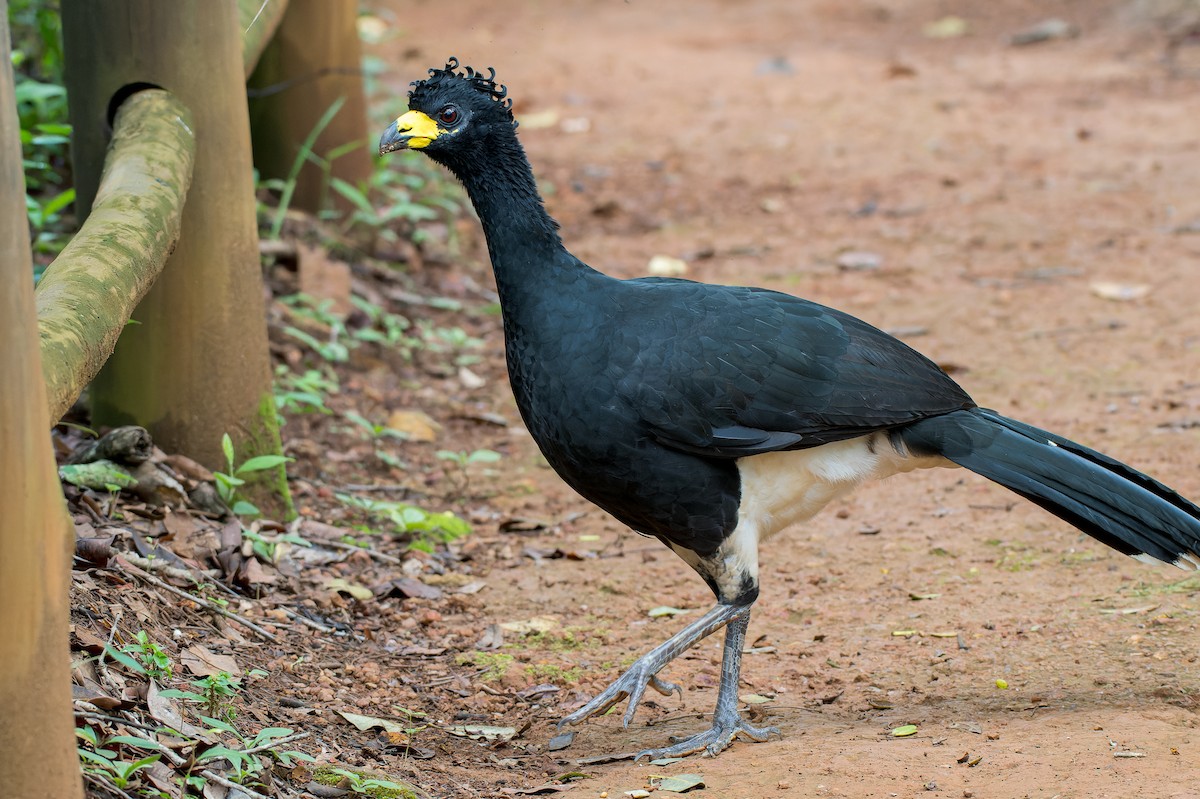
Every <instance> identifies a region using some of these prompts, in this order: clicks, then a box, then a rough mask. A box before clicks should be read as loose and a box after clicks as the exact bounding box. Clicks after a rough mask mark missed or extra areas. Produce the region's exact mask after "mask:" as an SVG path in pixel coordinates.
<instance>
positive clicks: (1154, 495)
mask: <svg viewBox="0 0 1200 799" xmlns="http://www.w3.org/2000/svg"><path fill="white" fill-rule="evenodd" d="M892 435H893V436H894V437H896V438H898V439H899V440H900V442H901V443H903V444H904V445H905V446H906V447H907V448H908V449H909V451H911V452H913V453H914V454H921V455H934V454H937V455H941V456H942V457H944V458H947V459H948V460H951V461H953V462H955V463H957V464H958V465H960V466H963V467H965V468H967V469H970V470H971V471H973V472H976V473H977V474H981V475H983V476H984V477H986V478H988V479H989V480H993V481H995V482H997V483H999V484H1000V485H1002V486H1004V487H1005V488H1008V489H1010V490H1012V491H1015V492H1016V493H1018V494H1020V495H1021V496H1023V497H1025V498H1026V499H1029V500H1030V501H1032V502H1035V503H1037V504H1038V505H1041V506H1042V507H1043V508H1045V509H1046V510H1048V511H1050V512H1051V513H1053V514H1054V515H1055V516H1058V517H1059V518H1060V519H1063V520H1064V521H1067V522H1069V523H1071V524H1073V525H1075V526H1076V527H1078V528H1079V529H1080V530H1082V531H1083V532H1085V533H1087V534H1088V535H1090V536H1092V537H1093V538H1096V539H1097V540H1099V541H1102V542H1103V543H1105V544H1108V545H1109V546H1110V547H1112V548H1113V549H1115V550H1117V551H1118V552H1122V553H1124V554H1126V555H1131V556H1133V557H1135V558H1138V559H1139V560H1144V559H1147V558H1153V559H1155V560H1161V561H1164V562H1166V563H1173V564H1175V565H1176V566H1179V567H1181V568H1184V569H1200V508H1198V507H1197V506H1196V505H1193V504H1192V503H1191V502H1189V501H1188V500H1186V499H1184V498H1183V497H1181V496H1179V494H1177V493H1175V492H1174V491H1172V490H1171V489H1170V488H1167V487H1166V486H1165V485H1163V484H1162V483H1159V482H1158V481H1157V480H1154V479H1153V478H1151V477H1148V476H1146V475H1144V474H1142V473H1141V472H1139V471H1137V470H1135V469H1132V468H1130V467H1129V466H1126V465H1125V464H1123V463H1121V462H1120V461H1116V460H1113V459H1112V458H1110V457H1108V456H1106V455H1102V454H1101V453H1099V452H1096V451H1094V450H1091V449H1088V448H1087V447H1084V446H1081V445H1079V444H1076V443H1075V442H1074V441H1070V440H1068V439H1065V438H1062V437H1061V436H1056V435H1054V434H1053V433H1047V432H1046V431H1045V430H1039V429H1038V428H1036V427H1032V426H1030V425H1027V424H1023V423H1021V422H1018V421H1015V420H1013V419H1008V418H1005V417H1004V416H1001V415H1000V414H998V413H996V412H995V411H989V410H986V409H984V408H974V409H971V410H964V411H954V412H953V413H948V414H945V415H943V416H935V417H931V418H929V419H923V420H921V421H919V422H916V423H914V424H911V425H907V426H905V427H902V428H898V429H896V430H894V431H893V433H892Z"/></svg>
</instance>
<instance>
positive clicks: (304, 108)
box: [250, 0, 373, 213]
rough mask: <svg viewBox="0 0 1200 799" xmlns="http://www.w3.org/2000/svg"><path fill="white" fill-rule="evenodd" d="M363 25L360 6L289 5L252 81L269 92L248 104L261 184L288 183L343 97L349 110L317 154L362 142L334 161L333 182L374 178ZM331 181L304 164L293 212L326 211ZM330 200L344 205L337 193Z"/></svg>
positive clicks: (326, 1)
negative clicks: (327, 182)
mask: <svg viewBox="0 0 1200 799" xmlns="http://www.w3.org/2000/svg"><path fill="white" fill-rule="evenodd" d="M357 20H358V3H357V2H356V0H290V2H289V4H288V8H287V11H286V12H285V13H284V15H283V21H282V22H281V23H280V25H279V29H278V30H277V31H276V32H275V37H274V38H273V39H272V40H271V43H270V44H268V45H267V49H266V50H265V51H263V54H262V56H261V58H260V59H259V62H258V67H257V68H256V69H255V71H254V73H253V74H252V75H251V76H250V86H251V87H252V88H253V89H257V90H260V91H264V92H267V93H266V94H264V95H263V96H262V97H259V98H255V99H253V100H251V103H250V121H251V127H252V130H253V136H254V163H255V165H256V166H258V169H259V172H260V173H261V174H262V175H263V177H271V178H286V177H288V175H289V174H290V172H291V170H292V167H293V164H295V163H296V158H297V156H299V155H300V149H301V146H302V145H303V143H304V141H305V139H307V138H308V136H309V134H310V133H311V132H312V131H313V129H314V128H315V127H316V126H317V123H318V122H319V121H320V120H321V117H322V116H323V115H324V114H325V112H326V111H327V110H328V109H329V107H330V106H331V105H333V103H334V102H336V101H337V100H338V99H339V98H342V99H343V105H342V107H341V108H340V109H338V112H337V114H336V115H335V116H334V117H333V119H332V120H331V121H330V122H329V124H328V125H326V126H325V128H324V129H323V130H322V131H321V133H320V135H319V136H317V140H316V143H315V144H314V145H313V148H312V151H313V154H314V155H316V156H317V157H319V158H328V157H329V156H330V154H331V152H332V151H334V150H338V149H340V148H342V147H343V146H344V145H353V144H354V143H355V142H358V143H359V144H360V146H358V147H353V148H352V149H349V150H348V151H343V152H342V154H340V155H337V157H336V158H334V159H333V161H332V162H331V164H330V167H329V175H330V176H331V177H337V178H341V179H342V180H345V181H346V182H347V183H350V184H351V185H356V186H357V185H359V184H360V183H365V182H366V180H367V179H368V178H369V177H370V176H371V168H372V162H371V152H372V149H371V145H372V144H373V142H372V141H370V137H369V136H368V133H367V101H366V95H365V93H364V91H363V80H362V75H361V70H362V44H361V42H360V41H359V38H358V22H357ZM325 179H326V176H325V175H324V174H323V173H322V170H321V169H320V168H319V167H318V166H317V165H316V164H314V163H312V162H308V163H306V164H305V166H304V168H303V169H302V170H301V171H300V175H299V178H298V180H297V183H296V190H295V193H294V194H293V196H292V206H293V207H296V208H299V209H302V210H304V211H308V212H310V213H317V212H319V211H321V210H323V209H322V207H321V206H322V204H323V201H324V200H325V199H326V198H325V193H326V190H327V186H326V185H325ZM329 199H330V200H332V202H333V203H334V204H342V203H344V202H345V201H344V200H342V199H341V197H340V195H337V194H333V195H332V196H331V197H330V198H329Z"/></svg>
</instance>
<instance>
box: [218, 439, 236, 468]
mask: <svg viewBox="0 0 1200 799" xmlns="http://www.w3.org/2000/svg"><path fill="white" fill-rule="evenodd" d="M221 451H222V452H224V453H225V460H226V462H228V463H229V471H230V472H232V471H234V468H233V439H232V438H230V437H229V434H228V433H226V434H225V435H223V436H221Z"/></svg>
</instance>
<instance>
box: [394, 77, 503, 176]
mask: <svg viewBox="0 0 1200 799" xmlns="http://www.w3.org/2000/svg"><path fill="white" fill-rule="evenodd" d="M495 78H496V70H494V69H491V68H490V67H489V68H488V74H487V75H484V74H483V73H482V72H476V71H475V70H474V69H472V68H471V67H462V71H461V72H460V71H459V63H458V59H457V58H455V57H454V56H451V57H450V59H449V61H447V62H446V66H445V67H443V68H442V69H431V70H429V77H428V78H426V79H425V80H419V81H415V82H414V83H413V84H412V89H411V90H410V91H409V93H408V111H406V112H405V113H404V114H402V115H401V116H400V117H399V118H397V119H396V121H394V122H393V123H392V124H391V125H389V126H388V128H387V130H386V131H384V133H383V137H382V138H380V140H379V153H380V155H383V154H384V153H390V152H393V151H395V150H421V151H422V152H424V153H426V154H427V155H428V156H429V157H431V158H433V159H435V160H438V161H443V162H444V161H445V160H446V157H447V155H448V154H449V153H452V152H454V151H459V152H462V150H463V148H464V147H470V146H471V145H472V144H477V143H479V142H481V141H483V140H484V139H485V138H486V137H487V136H488V134H489V133H490V132H492V131H493V130H507V131H508V132H510V133H511V131H512V129H513V128H515V127H516V125H517V123H516V121H515V120H514V119H513V113H512V100H510V99H506V95H507V94H508V90H507V89H506V88H505V87H504V86H500V85H499V84H497V83H496V81H495Z"/></svg>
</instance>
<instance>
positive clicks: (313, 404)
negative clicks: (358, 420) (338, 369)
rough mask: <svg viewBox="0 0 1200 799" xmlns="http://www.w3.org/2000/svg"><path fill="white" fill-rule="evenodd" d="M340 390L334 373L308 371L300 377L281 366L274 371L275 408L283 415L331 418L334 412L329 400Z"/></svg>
mask: <svg viewBox="0 0 1200 799" xmlns="http://www.w3.org/2000/svg"><path fill="white" fill-rule="evenodd" d="M339 388H340V386H339V384H338V379H337V375H336V374H334V373H332V372H329V373H326V372H325V371H323V370H320V369H306V370H305V371H304V372H303V373H300V374H297V373H295V372H292V371H291V370H290V369H288V368H287V366H284V365H282V364H280V365H279V366H278V367H276V369H275V409H276V410H277V411H279V412H280V413H281V414H282V413H311V412H314V411H315V412H317V413H323V414H326V415H329V414H332V413H333V411H331V410H330V409H329V406H328V405H326V401H327V400H328V398H329V395H330V394H335V393H337V391H338V390H339ZM281 421H282V420H281Z"/></svg>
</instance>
